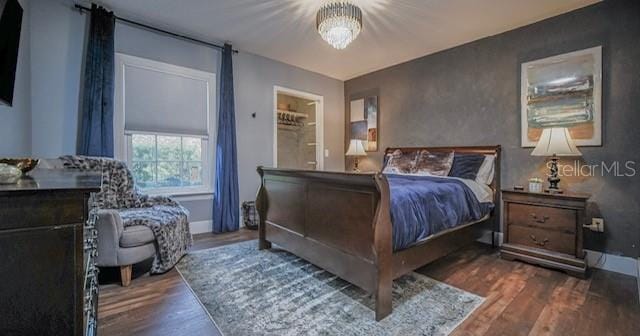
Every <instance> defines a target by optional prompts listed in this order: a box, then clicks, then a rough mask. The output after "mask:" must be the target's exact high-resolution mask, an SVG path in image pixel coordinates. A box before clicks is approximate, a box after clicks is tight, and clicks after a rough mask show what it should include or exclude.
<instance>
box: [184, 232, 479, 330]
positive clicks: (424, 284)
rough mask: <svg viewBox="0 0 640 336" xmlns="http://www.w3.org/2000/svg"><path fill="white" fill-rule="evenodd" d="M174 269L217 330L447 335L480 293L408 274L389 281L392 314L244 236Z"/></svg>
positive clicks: (315, 269) (336, 280) (192, 256)
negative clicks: (383, 314)
mask: <svg viewBox="0 0 640 336" xmlns="http://www.w3.org/2000/svg"><path fill="white" fill-rule="evenodd" d="M178 270H179V271H180V273H181V274H182V276H183V277H184V279H185V280H186V281H187V283H188V284H189V286H191V289H192V290H193V291H194V293H195V294H196V295H197V296H198V298H199V299H200V301H201V302H202V304H203V305H204V307H205V308H206V309H207V310H208V311H209V314H210V315H211V317H212V318H213V320H214V321H215V322H216V324H217V326H218V328H219V329H220V330H221V331H222V333H223V334H224V335H225V336H232V335H242V336H250V335H278V336H284V335H292V336H297V335H353V336H356V335H367V336H377V335H408V336H410V335H447V334H449V333H450V332H451V331H452V330H453V329H454V328H455V327H456V326H458V324H460V323H461V322H462V321H464V319H465V318H466V317H467V316H469V314H471V312H473V310H475V309H476V308H477V307H478V306H479V305H480V304H481V303H482V302H483V301H484V299H483V298H481V297H479V296H476V295H474V294H471V293H467V292H465V291H463V290H461V289H458V288H454V287H451V286H449V285H446V284H443V283H441V282H438V281H436V280H433V279H431V278H428V277H426V276H423V275H420V274H417V273H412V274H409V275H406V276H404V277H402V278H400V279H397V280H396V281H394V283H393V313H392V314H391V315H390V316H388V317H387V318H385V319H384V320H382V321H380V322H376V321H375V318H374V312H373V309H372V307H374V304H373V300H372V298H371V296H369V295H367V294H366V293H365V292H364V291H363V290H361V289H359V288H357V287H356V286H354V285H351V284H349V283H348V282H345V281H343V280H341V279H339V278H337V277H336V276H334V275H333V274H331V273H329V272H326V271H324V270H322V269H320V268H318V267H315V266H313V265H311V264H309V263H308V262H306V261H304V260H302V259H300V258H298V257H296V256H294V255H292V254H290V253H287V252H284V251H282V250H278V249H272V250H269V251H258V250H257V242H256V241H250V242H244V243H239V244H233V245H227V246H222V247H218V248H214V249H208V250H202V251H196V252H191V253H190V254H189V255H187V256H185V257H184V258H183V259H182V260H181V261H180V263H179V264H178Z"/></svg>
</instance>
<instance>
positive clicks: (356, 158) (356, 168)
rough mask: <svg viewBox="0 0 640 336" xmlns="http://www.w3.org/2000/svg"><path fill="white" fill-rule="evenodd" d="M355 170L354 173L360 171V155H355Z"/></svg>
mask: <svg viewBox="0 0 640 336" xmlns="http://www.w3.org/2000/svg"><path fill="white" fill-rule="evenodd" d="M353 172H354V173H359V172H360V168H358V157H357V156H356V157H355V162H354V164H353Z"/></svg>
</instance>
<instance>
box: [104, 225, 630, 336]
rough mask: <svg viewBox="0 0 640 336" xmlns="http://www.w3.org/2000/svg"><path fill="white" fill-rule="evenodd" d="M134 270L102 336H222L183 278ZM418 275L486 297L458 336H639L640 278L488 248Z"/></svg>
mask: <svg viewBox="0 0 640 336" xmlns="http://www.w3.org/2000/svg"><path fill="white" fill-rule="evenodd" d="M256 238H257V233H256V232H255V231H249V230H241V231H239V232H237V233H230V234H224V235H212V234H204V235H198V236H196V237H195V243H194V249H206V248H210V247H215V246H222V245H225V244H231V243H235V242H239V241H244V240H250V239H256ZM146 269H148V265H144V264H143V265H137V267H134V277H135V278H134V280H133V281H132V283H131V285H130V286H129V287H127V288H123V287H120V286H119V285H118V283H117V280H118V277H117V275H118V274H117V272H116V270H110V269H106V270H103V272H102V274H101V279H100V280H101V283H105V284H103V285H101V288H100V307H99V317H100V321H99V335H102V336H105V335H220V333H219V332H218V330H217V329H216V327H215V325H214V324H213V322H211V320H210V319H209V317H208V315H207V313H206V311H205V310H204V309H203V308H202V307H201V306H200V304H199V302H198V300H197V298H196V297H195V296H194V295H193V293H192V292H191V290H190V289H189V287H188V286H187V285H186V284H185V283H184V281H183V280H182V278H181V277H180V275H179V274H178V272H177V271H175V270H172V271H170V272H167V273H166V274H162V275H157V276H148V275H147V274H144V272H145V270H146ZM418 272H420V273H422V274H425V275H427V276H429V277H432V278H434V279H436V280H439V281H442V282H445V283H447V284H450V285H452V286H455V287H458V288H461V289H464V290H466V291H469V292H472V293H475V294H478V295H480V296H483V297H485V298H486V300H485V302H484V304H483V305H482V306H481V307H480V308H479V309H477V310H476V311H475V312H474V313H473V314H472V315H471V316H470V317H469V318H468V319H467V320H466V321H465V322H463V323H462V324H461V325H460V326H459V327H458V328H457V329H456V330H455V331H454V332H453V335H508V336H515V335H562V336H564V335H598V336H601V335H638V334H640V303H638V288H637V284H636V279H635V278H634V277H630V276H625V275H621V274H617V273H612V272H607V271H601V270H593V271H592V272H591V274H590V276H589V278H588V279H586V280H580V279H577V278H573V277H570V276H568V275H566V274H564V273H561V272H557V271H553V270H548V269H544V268H540V267H536V266H532V265H528V264H524V263H521V262H511V261H506V260H502V259H500V258H499V256H498V253H497V251H496V250H494V249H491V248H489V247H488V246H486V245H483V244H476V245H473V246H470V247H468V248H466V249H464V250H462V251H459V252H457V253H454V254H452V255H450V256H447V257H445V258H442V259H440V260H438V261H436V262H434V263H432V264H430V265H428V266H426V267H424V268H422V269H420V270H419V271H418Z"/></svg>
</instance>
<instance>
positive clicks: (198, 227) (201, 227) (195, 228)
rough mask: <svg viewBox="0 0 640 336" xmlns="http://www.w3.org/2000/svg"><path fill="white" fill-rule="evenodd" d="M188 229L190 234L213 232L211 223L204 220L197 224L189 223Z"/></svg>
mask: <svg viewBox="0 0 640 336" xmlns="http://www.w3.org/2000/svg"><path fill="white" fill-rule="evenodd" d="M189 229H190V230H191V234H198V233H208V232H211V231H213V221H212V220H204V221H199V222H191V223H189Z"/></svg>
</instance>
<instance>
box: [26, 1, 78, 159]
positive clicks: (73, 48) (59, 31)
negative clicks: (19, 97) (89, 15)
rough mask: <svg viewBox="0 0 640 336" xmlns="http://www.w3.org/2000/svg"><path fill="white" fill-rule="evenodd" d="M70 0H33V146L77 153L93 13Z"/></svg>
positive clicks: (42, 152) (36, 151)
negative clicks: (86, 48)
mask: <svg viewBox="0 0 640 336" xmlns="http://www.w3.org/2000/svg"><path fill="white" fill-rule="evenodd" d="M71 8H72V2H71V1H66V0H53V1H52V0H31V108H32V120H31V127H32V134H31V137H32V138H31V142H32V144H31V145H32V152H33V155H34V156H35V157H48V158H50V157H57V156H58V155H60V154H71V153H75V149H76V139H77V132H78V104H79V101H80V87H81V83H80V81H81V78H82V64H83V60H84V45H85V36H86V33H85V31H86V26H87V24H86V23H87V22H88V21H87V19H86V16H85V15H80V14H79V13H78V11H75V10H71Z"/></svg>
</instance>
